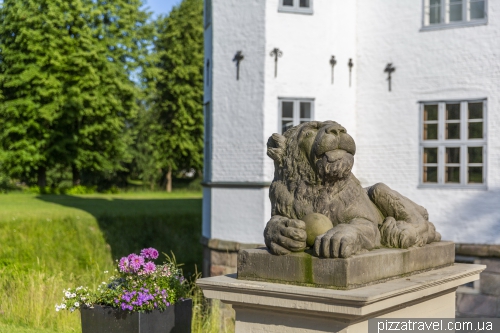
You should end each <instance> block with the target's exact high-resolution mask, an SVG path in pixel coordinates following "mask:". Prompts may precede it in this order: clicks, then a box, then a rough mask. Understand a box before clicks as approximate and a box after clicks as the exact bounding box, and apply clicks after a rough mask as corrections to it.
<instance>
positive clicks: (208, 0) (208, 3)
mask: <svg viewBox="0 0 500 333" xmlns="http://www.w3.org/2000/svg"><path fill="white" fill-rule="evenodd" d="M204 14H205V28H207V27H208V26H209V25H210V24H211V23H212V0H205V13H204Z"/></svg>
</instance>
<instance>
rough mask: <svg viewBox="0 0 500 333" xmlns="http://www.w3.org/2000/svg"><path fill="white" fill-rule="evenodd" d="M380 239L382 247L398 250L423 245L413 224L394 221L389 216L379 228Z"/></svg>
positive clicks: (423, 242)
mask: <svg viewBox="0 0 500 333" xmlns="http://www.w3.org/2000/svg"><path fill="white" fill-rule="evenodd" d="M380 238H381V243H382V244H383V245H385V246H387V247H394V248H400V249H407V248H409V247H412V246H422V245H424V244H425V240H424V239H423V237H422V235H421V234H420V231H419V230H418V229H417V228H416V227H415V226H414V225H413V224H411V223H408V222H406V221H396V220H395V219H394V218H393V217H390V216H389V217H386V218H385V220H384V223H383V224H382V227H381V228H380Z"/></svg>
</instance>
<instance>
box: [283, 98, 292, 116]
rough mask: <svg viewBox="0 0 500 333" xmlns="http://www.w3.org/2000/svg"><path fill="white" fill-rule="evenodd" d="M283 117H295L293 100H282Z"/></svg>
mask: <svg viewBox="0 0 500 333" xmlns="http://www.w3.org/2000/svg"><path fill="white" fill-rule="evenodd" d="M281 117H282V118H293V102H282V104H281Z"/></svg>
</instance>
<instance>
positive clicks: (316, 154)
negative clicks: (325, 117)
mask: <svg viewBox="0 0 500 333" xmlns="http://www.w3.org/2000/svg"><path fill="white" fill-rule="evenodd" d="M267 147H268V148H267V155H268V156H269V157H271V158H272V159H273V160H274V165H275V177H274V181H273V184H272V186H271V193H270V196H271V201H272V205H273V214H282V215H285V216H289V217H291V218H300V217H302V216H304V215H305V214H308V213H310V212H313V211H314V209H313V206H314V202H313V200H312V199H310V200H308V199H307V198H314V197H317V195H316V194H318V191H319V189H320V188H323V187H328V188H332V186H333V185H334V184H335V183H338V182H339V181H341V180H343V179H346V178H348V177H349V176H350V175H351V170H352V167H353V165H354V154H355V153H356V145H355V143H354V140H353V138H352V137H351V136H350V135H349V134H347V131H346V129H345V128H344V127H342V126H341V125H340V124H338V123H336V122H334V121H325V122H320V121H312V122H308V123H303V124H300V125H298V126H295V127H292V128H290V129H289V130H287V131H286V132H285V133H284V134H283V135H280V134H276V133H275V134H273V135H272V136H271V137H270V138H269V140H268V143H267ZM312 192H315V193H312ZM294 197H295V199H294Z"/></svg>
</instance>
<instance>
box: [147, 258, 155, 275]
mask: <svg viewBox="0 0 500 333" xmlns="http://www.w3.org/2000/svg"><path fill="white" fill-rule="evenodd" d="M155 270H156V265H155V264H153V263H152V262H151V261H150V262H147V263H146V264H144V273H146V274H151V273H153V272H154V271H155Z"/></svg>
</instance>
